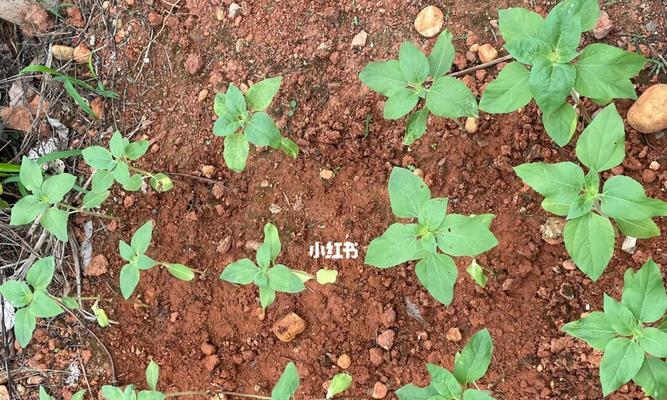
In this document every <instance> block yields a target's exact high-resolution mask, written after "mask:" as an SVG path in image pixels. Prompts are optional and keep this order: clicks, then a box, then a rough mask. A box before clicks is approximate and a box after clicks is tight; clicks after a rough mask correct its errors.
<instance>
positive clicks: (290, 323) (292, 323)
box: [271, 313, 306, 342]
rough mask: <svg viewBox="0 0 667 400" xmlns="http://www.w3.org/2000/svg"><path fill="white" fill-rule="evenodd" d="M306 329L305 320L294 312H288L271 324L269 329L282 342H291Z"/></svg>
mask: <svg viewBox="0 0 667 400" xmlns="http://www.w3.org/2000/svg"><path fill="white" fill-rule="evenodd" d="M305 329H306V321H304V320H303V319H302V318H301V317H299V316H298V315H296V314H295V313H289V314H287V315H286V316H284V317H283V318H282V319H280V320H279V321H277V322H276V323H275V324H273V327H272V328H271V331H272V332H273V333H274V334H275V335H276V337H277V338H278V339H280V341H282V342H291V341H292V340H294V338H295V337H297V336H298V335H299V334H300V333H301V332H303V331H304V330H305Z"/></svg>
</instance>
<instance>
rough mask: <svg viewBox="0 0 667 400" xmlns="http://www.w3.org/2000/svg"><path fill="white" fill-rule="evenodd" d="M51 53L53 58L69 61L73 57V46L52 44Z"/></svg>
mask: <svg viewBox="0 0 667 400" xmlns="http://www.w3.org/2000/svg"><path fill="white" fill-rule="evenodd" d="M51 54H53V58H55V59H56V60H59V61H69V60H71V59H73V58H74V48H73V47H69V46H62V45H59V44H54V45H53V46H51Z"/></svg>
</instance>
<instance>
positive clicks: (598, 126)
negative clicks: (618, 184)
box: [577, 103, 625, 172]
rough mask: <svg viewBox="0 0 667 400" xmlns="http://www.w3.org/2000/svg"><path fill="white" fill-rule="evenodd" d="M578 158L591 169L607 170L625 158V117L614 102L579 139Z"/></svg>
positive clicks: (597, 170) (594, 120) (601, 112)
mask: <svg viewBox="0 0 667 400" xmlns="http://www.w3.org/2000/svg"><path fill="white" fill-rule="evenodd" d="M577 158H578V159H579V160H580V161H581V162H582V164H584V165H585V166H587V167H588V168H589V169H590V170H592V171H596V172H602V171H606V170H608V169H611V168H613V167H615V166H617V165H620V164H621V162H623V159H624V158H625V131H624V130H623V119H622V118H621V116H620V115H618V112H617V111H616V107H615V106H614V104H613V103H612V104H610V105H608V106H607V107H605V108H604V109H603V110H602V111H600V112H599V113H598V115H597V116H596V117H595V118H594V119H593V122H591V123H590V124H589V125H588V126H587V127H586V129H584V132H583V133H582V134H581V136H580V137H579V140H578V141H577Z"/></svg>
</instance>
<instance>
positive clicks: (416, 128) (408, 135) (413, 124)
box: [403, 107, 428, 146]
mask: <svg viewBox="0 0 667 400" xmlns="http://www.w3.org/2000/svg"><path fill="white" fill-rule="evenodd" d="M427 122H428V108H426V107H423V108H421V109H420V110H417V111H415V112H413V113H412V114H410V117H409V118H408V122H407V124H406V125H405V138H403V144H404V145H406V146H409V145H411V144H412V143H414V142H415V140H417V139H420V138H421V137H422V136H424V133H425V132H426V123H427Z"/></svg>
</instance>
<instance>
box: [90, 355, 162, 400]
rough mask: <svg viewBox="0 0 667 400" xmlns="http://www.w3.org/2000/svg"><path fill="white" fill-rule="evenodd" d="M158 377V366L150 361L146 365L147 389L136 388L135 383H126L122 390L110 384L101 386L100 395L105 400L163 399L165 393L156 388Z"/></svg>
mask: <svg viewBox="0 0 667 400" xmlns="http://www.w3.org/2000/svg"><path fill="white" fill-rule="evenodd" d="M159 377H160V366H159V365H157V364H156V363H155V361H152V360H151V362H150V363H149V364H148V367H146V384H147V385H148V390H140V391H137V390H136V386H135V385H127V386H126V387H125V389H124V390H121V388H119V387H116V386H111V385H104V386H102V390H101V393H102V396H104V398H105V399H106V400H164V399H165V398H167V395H166V394H165V393H163V392H161V391H159V390H157V383H158V379H159Z"/></svg>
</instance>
